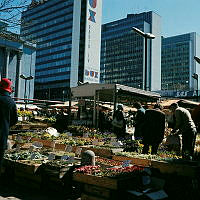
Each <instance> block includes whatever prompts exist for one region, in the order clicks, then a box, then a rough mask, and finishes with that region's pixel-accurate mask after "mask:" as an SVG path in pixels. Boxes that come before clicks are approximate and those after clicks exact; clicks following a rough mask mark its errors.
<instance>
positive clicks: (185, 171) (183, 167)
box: [151, 160, 200, 178]
mask: <svg viewBox="0 0 200 200" xmlns="http://www.w3.org/2000/svg"><path fill="white" fill-rule="evenodd" d="M151 163H152V164H151V167H152V168H156V169H159V170H160V172H161V173H164V174H172V173H176V174H177V175H180V176H187V177H193V178H195V177H197V176H199V175H200V166H198V165H197V166H191V165H189V164H188V165H187V164H181V163H180V164H177V163H172V162H165V161H157V160H152V162H151Z"/></svg>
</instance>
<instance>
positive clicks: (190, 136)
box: [170, 103, 197, 160]
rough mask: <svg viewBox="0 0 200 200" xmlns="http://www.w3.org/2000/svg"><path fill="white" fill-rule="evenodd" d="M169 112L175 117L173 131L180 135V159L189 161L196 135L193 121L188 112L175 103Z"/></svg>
mask: <svg viewBox="0 0 200 200" xmlns="http://www.w3.org/2000/svg"><path fill="white" fill-rule="evenodd" d="M170 110H171V111H172V112H173V113H174V115H175V121H176V125H175V128H174V129H175V130H179V134H182V157H183V158H184V159H189V160H191V159H192V156H193V153H194V146H195V140H196V134H197V130H196V126H195V124H194V121H193V120H192V117H191V114H190V112H189V111H188V110H187V109H185V108H182V107H179V106H178V104H177V103H173V104H171V105H170Z"/></svg>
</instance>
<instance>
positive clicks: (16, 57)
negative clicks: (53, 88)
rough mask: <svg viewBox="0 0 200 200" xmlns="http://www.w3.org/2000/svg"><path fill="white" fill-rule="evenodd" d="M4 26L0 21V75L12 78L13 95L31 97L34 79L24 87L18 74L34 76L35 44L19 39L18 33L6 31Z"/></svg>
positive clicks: (23, 81)
mask: <svg viewBox="0 0 200 200" xmlns="http://www.w3.org/2000/svg"><path fill="white" fill-rule="evenodd" d="M6 26H7V25H6V24H5V23H0V30H1V32H0V76H1V78H9V79H11V80H12V82H13V91H14V92H13V93H12V96H13V97H18V98H24V97H26V98H33V93H34V80H30V81H28V82H27V83H26V88H25V80H23V79H21V78H20V75H24V77H30V76H32V77H33V78H34V77H35V57H36V45H35V44H32V43H30V42H26V41H23V40H21V39H20V36H19V35H18V34H15V33H12V32H9V31H7V29H6ZM1 27H3V28H1ZM25 91H26V93H25Z"/></svg>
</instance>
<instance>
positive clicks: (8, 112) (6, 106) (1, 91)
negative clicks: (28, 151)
mask: <svg viewBox="0 0 200 200" xmlns="http://www.w3.org/2000/svg"><path fill="white" fill-rule="evenodd" d="M11 85H12V82H11V81H10V80H9V79H7V78H2V80H1V81H0V174H1V169H2V163H3V157H4V152H5V149H6V148H7V140H8V135H9V129H10V127H11V126H13V125H15V124H16V123H17V120H18V117H17V107H16V104H15V102H14V101H13V99H12V98H11V97H10V94H11V93H12V89H11Z"/></svg>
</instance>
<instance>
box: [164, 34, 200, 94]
mask: <svg viewBox="0 0 200 200" xmlns="http://www.w3.org/2000/svg"><path fill="white" fill-rule="evenodd" d="M199 46H200V36H199V35H198V34H197V33H187V34H182V35H177V36H173V37H167V38H162V59H161V80H162V84H161V88H162V90H173V91H194V90H197V82H198V81H197V80H196V79H194V78H192V75H193V74H194V73H195V74H198V75H199V74H200V65H199V64H198V63H197V62H196V61H195V60H194V56H197V57H200V49H199V48H198V47H199ZM198 85H199V83H198ZM198 88H199V86H198Z"/></svg>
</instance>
